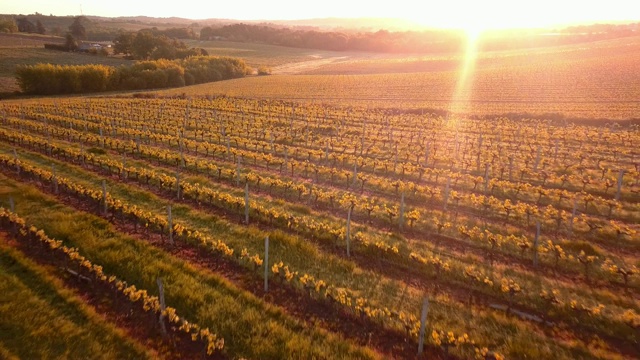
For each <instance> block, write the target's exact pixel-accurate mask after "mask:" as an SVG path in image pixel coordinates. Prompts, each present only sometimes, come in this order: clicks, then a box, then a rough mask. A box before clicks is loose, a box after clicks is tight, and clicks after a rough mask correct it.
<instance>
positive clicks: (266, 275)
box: [264, 236, 269, 292]
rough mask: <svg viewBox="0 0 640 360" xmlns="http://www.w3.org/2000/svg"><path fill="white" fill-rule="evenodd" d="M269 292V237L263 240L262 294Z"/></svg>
mask: <svg viewBox="0 0 640 360" xmlns="http://www.w3.org/2000/svg"><path fill="white" fill-rule="evenodd" d="M268 291H269V237H268V236H267V237H266V238H264V292H268Z"/></svg>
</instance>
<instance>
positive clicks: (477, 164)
mask: <svg viewBox="0 0 640 360" xmlns="http://www.w3.org/2000/svg"><path fill="white" fill-rule="evenodd" d="M481 154H482V133H480V136H479V138H478V156H477V157H476V171H480V155H481Z"/></svg>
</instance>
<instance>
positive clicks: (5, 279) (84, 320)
mask: <svg viewBox="0 0 640 360" xmlns="http://www.w3.org/2000/svg"><path fill="white" fill-rule="evenodd" d="M3 241H4V240H0V293H1V294H2V299H1V300H0V358H11V356H15V357H17V358H22V359H69V358H74V359H89V358H90V359H142V358H154V357H156V356H157V354H156V355H153V354H151V353H149V352H148V351H147V350H146V349H145V348H144V347H143V346H142V345H140V344H139V343H137V342H136V341H134V340H131V339H130V338H129V337H128V336H127V335H126V334H125V333H124V332H123V331H122V330H121V329H118V328H116V327H115V326H114V325H112V324H110V323H107V322H105V320H104V319H102V318H101V317H100V315H98V314H96V313H95V310H93V308H91V307H90V306H88V305H86V304H84V303H83V301H82V299H80V298H79V297H78V296H77V295H75V294H74V293H73V292H72V291H70V290H68V289H66V288H64V286H63V285H62V284H61V282H60V281H59V280H57V279H56V278H54V277H52V276H51V275H49V274H48V271H47V270H46V269H45V268H43V267H41V266H39V265H36V264H35V263H33V262H32V261H30V260H29V259H27V258H25V257H24V255H22V253H20V252H19V251H17V250H15V249H13V248H10V247H8V246H7V245H6V244H5V243H4V242H3Z"/></svg>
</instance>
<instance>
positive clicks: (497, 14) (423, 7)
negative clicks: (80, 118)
mask: <svg viewBox="0 0 640 360" xmlns="http://www.w3.org/2000/svg"><path fill="white" fill-rule="evenodd" d="M35 12H39V13H41V14H43V15H49V14H53V15H79V14H80V13H81V12H82V13H83V14H84V15H98V16H107V17H117V16H137V15H145V16H152V17H172V16H176V17H183V18H189V19H194V20H197V19H207V18H224V19H238V20H291V19H311V18H326V17H339V18H354V17H390V18H401V19H406V20H410V21H412V22H415V23H418V24H421V25H424V26H431V27H442V28H467V29H469V28H471V29H491V28H511V27H544V26H554V25H565V24H570V23H576V22H580V23H583V22H607V21H626V20H631V21H640V0H606V1H602V0H600V1H588V0H587V1H585V0H582V1H576V0H438V1H427V0H422V1H416V0H413V1H409V0H393V1H384V2H381V1H375V0H370V1H349V0H322V1H300V0H242V1H238V2H235V1H215V0H209V1H195V0H180V1H175V2H174V1H147V0H139V1H135V0H134V1H131V0H126V1H125V0H110V1H105V0H55V1H42V0H41V1H38V0H20V1H11V0H3V1H1V3H0V13H2V14H33V13H35Z"/></svg>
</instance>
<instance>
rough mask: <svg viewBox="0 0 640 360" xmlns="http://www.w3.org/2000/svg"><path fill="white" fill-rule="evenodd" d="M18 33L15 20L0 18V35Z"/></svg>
mask: <svg viewBox="0 0 640 360" xmlns="http://www.w3.org/2000/svg"><path fill="white" fill-rule="evenodd" d="M16 31H18V26H17V25H16V22H15V20H13V19H11V18H0V33H14V32H16Z"/></svg>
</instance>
